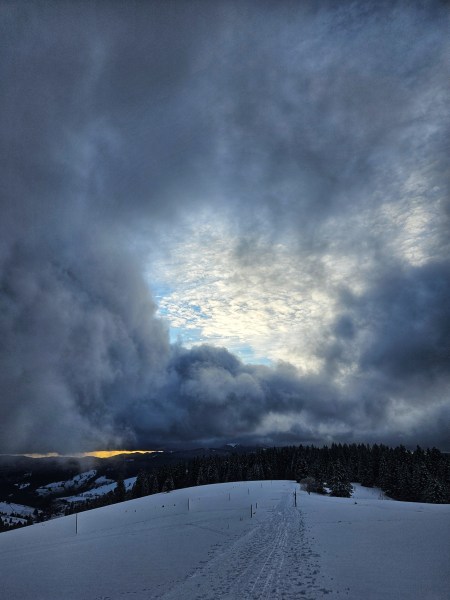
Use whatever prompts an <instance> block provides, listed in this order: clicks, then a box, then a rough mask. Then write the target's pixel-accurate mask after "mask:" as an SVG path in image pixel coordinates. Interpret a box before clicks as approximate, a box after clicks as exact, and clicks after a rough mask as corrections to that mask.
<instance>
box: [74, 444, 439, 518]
mask: <svg viewBox="0 0 450 600" xmlns="http://www.w3.org/2000/svg"><path fill="white" fill-rule="evenodd" d="M264 479H265V480H270V479H295V480H296V481H299V482H301V481H303V482H304V487H305V489H308V491H313V492H317V493H327V491H328V493H329V494H330V495H332V496H341V497H349V496H350V495H351V491H352V487H351V484H350V482H357V483H361V484H362V485H364V486H366V487H373V486H377V487H380V488H381V489H382V490H383V491H384V492H385V493H386V494H387V495H388V496H389V497H390V498H393V499H396V500H404V501H410V502H431V503H450V456H449V455H448V454H443V453H441V452H440V451H439V450H437V449H436V448H432V449H431V450H429V449H427V450H423V449H422V448H420V447H417V448H416V450H414V451H409V450H407V449H406V448H405V447H404V446H398V447H396V448H389V447H387V446H384V445H377V444H375V445H373V446H369V445H365V444H332V445H331V446H329V447H328V446H325V447H322V448H317V447H315V446H302V445H301V446H288V447H281V448H266V449H261V450H258V451H256V452H251V453H248V454H242V453H241V454H237V453H236V454H231V455H228V456H220V455H212V456H207V457H206V456H205V457H197V458H194V459H192V460H189V461H185V462H180V463H178V464H176V465H171V466H163V467H161V468H159V469H157V470H155V471H153V472H146V471H141V472H140V473H139V474H138V476H137V479H136V482H135V484H134V486H133V488H132V490H130V491H129V492H125V488H124V486H123V482H120V481H119V483H118V486H117V488H116V490H114V491H113V492H110V493H109V494H107V495H105V496H102V497H100V498H97V499H93V500H87V501H86V502H83V503H76V504H74V505H71V506H68V507H67V510H66V514H70V513H71V512H80V511H82V510H88V509H91V508H96V507H99V506H105V505H107V504H112V503H114V502H122V501H123V500H128V499H131V498H140V497H142V496H147V495H150V494H157V493H159V492H169V491H171V490H173V489H179V488H184V487H191V486H196V485H205V484H211V483H224V482H227V481H249V480H264Z"/></svg>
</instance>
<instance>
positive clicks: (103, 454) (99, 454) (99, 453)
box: [81, 450, 162, 458]
mask: <svg viewBox="0 0 450 600" xmlns="http://www.w3.org/2000/svg"><path fill="white" fill-rule="evenodd" d="M154 452H162V450H95V451H94V452H83V453H82V454H81V456H95V458H111V456H118V455H119V454H153V453H154Z"/></svg>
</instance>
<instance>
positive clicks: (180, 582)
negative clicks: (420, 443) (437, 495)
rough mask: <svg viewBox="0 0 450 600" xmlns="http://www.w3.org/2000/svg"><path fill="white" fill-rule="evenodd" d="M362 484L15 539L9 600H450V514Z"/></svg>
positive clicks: (176, 497) (153, 499) (131, 510)
mask: <svg viewBox="0 0 450 600" xmlns="http://www.w3.org/2000/svg"><path fill="white" fill-rule="evenodd" d="M354 485H355V493H354V498H350V499H346V498H331V497H323V496H318V495H314V494H311V495H310V496H309V495H308V494H307V493H306V492H300V491H299V486H298V485H297V484H295V483H294V482H289V481H273V482H270V481H263V482H255V481H252V482H240V483H225V484H217V485H207V486H201V487H195V488H188V489H184V490H176V491H173V492H170V493H168V494H156V495H153V496H148V497H145V498H139V499H136V500H132V501H129V502H125V503H122V504H116V505H113V506H107V507H104V508H100V509H96V510H92V511H87V512H84V513H80V514H79V515H78V516H76V515H71V516H69V517H64V518H59V519H55V520H53V521H47V522H45V523H40V524H37V525H34V526H31V527H27V528H24V529H19V530H16V531H12V532H7V533H3V534H1V535H0V580H1V581H2V586H1V589H2V598H5V599H7V600H31V599H32V600H56V599H58V600H60V599H61V598H64V600H66V599H67V600H72V599H77V600H124V599H125V598H133V599H136V600H144V599H145V600H149V599H154V600H157V599H158V600H217V599H219V598H220V599H224V600H256V599H258V600H281V599H283V600H299V599H306V600H308V599H309V600H320V599H322V598H327V599H329V600H334V599H338V598H339V599H342V598H344V599H348V600H386V599H387V600H390V599H392V600H393V599H394V598H395V599H396V600H419V599H420V600H447V599H448V597H449V596H448V590H449V589H450V572H449V569H448V565H449V564H450V544H449V536H448V532H449V529H450V505H430V504H415V503H403V502H395V501H390V500H384V499H382V498H383V496H382V495H380V491H379V490H375V489H367V488H362V487H361V486H359V485H357V484H354ZM294 490H297V507H295V506H294V498H293V491H294ZM251 507H252V511H251V512H250V508H251ZM76 526H77V529H78V531H77V533H76V530H75V527H76Z"/></svg>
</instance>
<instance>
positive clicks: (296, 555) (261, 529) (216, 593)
mask: <svg viewBox="0 0 450 600" xmlns="http://www.w3.org/2000/svg"><path fill="white" fill-rule="evenodd" d="M317 559H318V555H317V554H315V552H314V551H313V550H312V548H311V544H310V539H309V537H308V535H307V532H306V530H305V524H304V520H303V517H302V513H301V510H300V509H299V508H295V507H294V506H293V500H292V496H291V495H289V494H287V495H285V496H284V498H283V499H282V500H281V501H280V503H279V504H278V505H277V506H276V507H275V508H274V509H272V515H271V516H270V517H269V519H266V520H265V521H263V522H261V523H260V524H259V525H258V526H257V527H256V528H255V529H252V530H251V531H250V532H248V533H247V534H246V535H244V536H243V537H241V538H239V539H238V540H237V541H235V542H234V543H230V542H229V541H227V542H224V543H223V544H222V543H218V544H217V545H216V547H215V548H214V550H213V551H212V553H211V557H210V560H208V562H207V563H206V564H204V565H203V566H201V567H200V568H198V569H196V570H195V571H194V572H193V573H192V574H191V575H190V576H189V577H188V578H187V579H186V580H185V581H184V582H182V583H180V584H178V585H176V586H175V587H174V588H172V589H171V590H170V591H169V592H167V593H166V594H163V595H162V596H156V598H160V599H161V600H179V599H180V598H184V599H194V598H195V600H216V599H218V598H221V599H223V600H238V599H239V600H241V599H244V598H245V599H246V600H291V599H299V598H304V599H305V600H308V599H309V600H317V599H318V598H321V597H324V596H326V595H327V594H328V593H329V592H330V590H328V589H326V588H324V587H323V585H321V584H320V581H319V580H320V577H319V567H318V560H317Z"/></svg>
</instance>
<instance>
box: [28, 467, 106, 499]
mask: <svg viewBox="0 0 450 600" xmlns="http://www.w3.org/2000/svg"><path fill="white" fill-rule="evenodd" d="M96 475H97V471H96V470H95V469H91V470H90V471H85V472H84V473H80V474H79V475H75V477H72V479H69V480H68V481H55V482H53V483H48V484H47V485H43V486H42V487H39V488H37V489H36V493H37V494H39V495H40V496H46V495H48V494H55V493H56V494H59V493H60V492H64V491H66V490H76V489H79V488H80V487H83V486H85V485H87V484H88V483H89V482H90V481H91V480H92V479H93V478H94V477H95V476H96Z"/></svg>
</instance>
